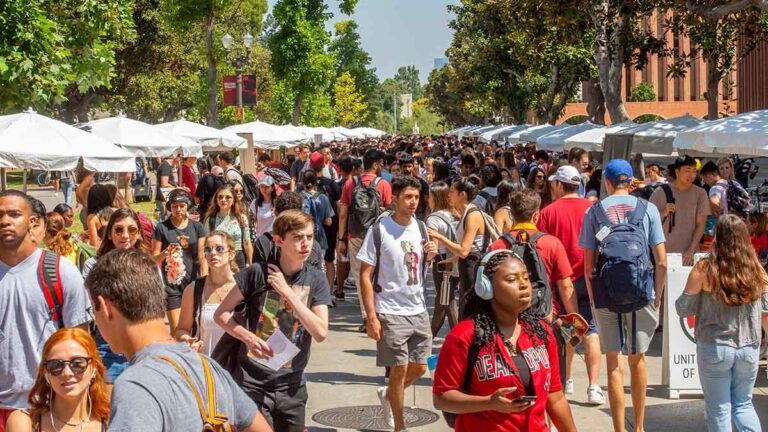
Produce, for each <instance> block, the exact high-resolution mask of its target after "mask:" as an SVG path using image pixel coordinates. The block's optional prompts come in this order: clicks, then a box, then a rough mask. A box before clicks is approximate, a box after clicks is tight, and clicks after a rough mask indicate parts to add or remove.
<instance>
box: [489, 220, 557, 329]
mask: <svg viewBox="0 0 768 432" xmlns="http://www.w3.org/2000/svg"><path fill="white" fill-rule="evenodd" d="M545 235H549V234H545V233H543V232H541V231H536V232H535V233H533V234H528V232H527V231H524V230H521V231H519V232H518V233H517V236H516V237H512V235H511V234H509V233H506V234H504V235H502V236H501V237H502V238H503V239H504V241H505V242H506V243H507V244H508V245H509V249H510V250H511V251H512V252H514V253H515V254H516V255H517V256H519V257H520V258H522V259H523V263H524V264H525V267H526V268H527V269H528V278H529V279H530V281H531V288H532V295H533V299H532V300H531V311H533V312H534V313H535V314H536V316H538V317H540V318H545V317H547V316H549V314H551V313H552V287H551V286H549V277H548V276H547V267H546V266H545V265H544V261H543V260H542V259H541V255H540V254H539V250H538V249H536V242H538V241H539V239H541V238H542V237H544V236H545Z"/></svg>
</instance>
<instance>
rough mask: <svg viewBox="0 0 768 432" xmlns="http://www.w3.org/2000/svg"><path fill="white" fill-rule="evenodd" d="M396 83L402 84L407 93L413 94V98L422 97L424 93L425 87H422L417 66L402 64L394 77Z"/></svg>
mask: <svg viewBox="0 0 768 432" xmlns="http://www.w3.org/2000/svg"><path fill="white" fill-rule="evenodd" d="M393 79H394V80H395V82H396V83H398V84H400V85H401V86H402V87H403V88H404V89H405V92H406V93H411V95H413V100H418V99H421V98H422V96H423V95H424V89H423V88H422V87H421V80H420V79H419V70H418V69H416V66H413V65H410V66H401V67H399V68H398V69H397V73H396V74H395V76H394V77H393Z"/></svg>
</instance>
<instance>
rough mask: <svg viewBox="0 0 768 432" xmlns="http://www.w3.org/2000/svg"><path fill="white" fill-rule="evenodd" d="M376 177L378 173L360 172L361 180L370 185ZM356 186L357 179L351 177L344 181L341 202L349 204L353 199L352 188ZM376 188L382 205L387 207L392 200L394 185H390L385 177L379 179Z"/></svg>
mask: <svg viewBox="0 0 768 432" xmlns="http://www.w3.org/2000/svg"><path fill="white" fill-rule="evenodd" d="M375 178H376V174H372V173H362V174H360V182H361V183H362V184H364V185H366V186H368V185H370V184H371V182H372V181H373V179H375ZM354 187H355V181H354V179H353V178H352V177H350V178H349V179H348V180H347V182H346V183H344V189H342V190H341V203H342V204H344V205H349V203H350V202H351V200H352V189H354ZM376 189H377V190H378V191H379V195H381V205H382V206H384V207H387V206H388V205H389V204H390V203H391V202H392V186H390V185H389V182H387V181H386V180H384V179H381V180H379V183H378V184H377V185H376Z"/></svg>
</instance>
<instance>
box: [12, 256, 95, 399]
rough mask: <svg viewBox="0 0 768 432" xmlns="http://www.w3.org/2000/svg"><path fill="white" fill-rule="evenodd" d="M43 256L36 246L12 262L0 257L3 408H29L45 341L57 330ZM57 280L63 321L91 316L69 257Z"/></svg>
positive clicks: (62, 263) (72, 322)
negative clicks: (41, 268) (43, 282)
mask: <svg viewBox="0 0 768 432" xmlns="http://www.w3.org/2000/svg"><path fill="white" fill-rule="evenodd" d="M41 255H42V251H41V250H40V249H37V250H35V252H34V253H32V255H30V256H29V257H27V259H25V260H24V261H22V262H20V263H19V264H17V265H15V266H13V267H9V266H7V265H6V264H5V263H3V262H2V261H0V408H16V409H27V408H29V402H28V401H27V396H28V394H29V391H30V390H31V389H32V385H33V384H34V382H35V378H36V377H37V368H38V365H39V364H40V361H41V360H42V352H43V345H44V344H45V341H46V340H48V338H49V337H50V336H51V335H52V334H53V333H54V332H55V331H56V330H58V324H57V322H56V320H54V319H53V317H52V316H51V313H50V309H49V308H48V303H47V302H46V301H45V296H44V294H43V290H42V288H41V287H40V284H39V282H38V275H37V270H38V264H39V262H40V258H41ZM59 280H60V281H61V286H62V292H63V297H64V300H63V303H64V304H63V305H62V311H63V314H62V315H63V318H64V325H65V326H66V327H75V326H78V325H81V324H83V323H86V322H88V321H90V316H89V314H88V310H89V308H90V307H91V304H90V301H89V300H88V294H87V293H86V291H85V288H84V287H83V278H82V276H80V272H79V271H78V270H77V267H75V265H74V264H72V262H70V261H69V260H68V259H64V258H62V259H61V261H60V263H59Z"/></svg>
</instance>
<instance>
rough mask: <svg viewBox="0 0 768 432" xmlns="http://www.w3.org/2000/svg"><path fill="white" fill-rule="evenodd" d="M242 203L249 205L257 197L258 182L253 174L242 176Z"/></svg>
mask: <svg viewBox="0 0 768 432" xmlns="http://www.w3.org/2000/svg"><path fill="white" fill-rule="evenodd" d="M243 195H244V196H243V201H245V203H246V204H250V203H251V202H252V201H253V200H255V199H256V198H258V196H259V180H257V179H256V176H254V175H253V174H246V175H244V176H243Z"/></svg>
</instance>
